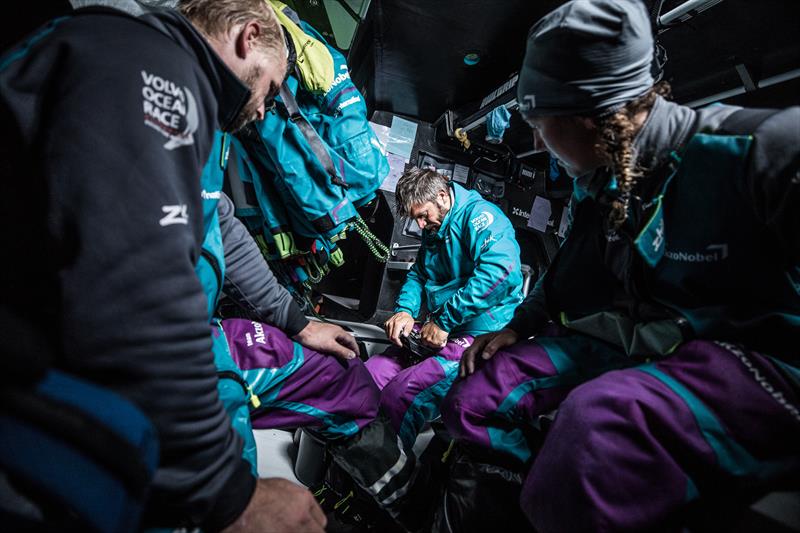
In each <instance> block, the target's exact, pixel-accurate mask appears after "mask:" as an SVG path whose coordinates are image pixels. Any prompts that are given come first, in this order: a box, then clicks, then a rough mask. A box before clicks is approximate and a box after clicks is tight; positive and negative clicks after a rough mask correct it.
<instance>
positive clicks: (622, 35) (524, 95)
mask: <svg viewBox="0 0 800 533" xmlns="http://www.w3.org/2000/svg"><path fill="white" fill-rule="evenodd" d="M652 60H653V36H652V30H651V25H650V20H649V19H648V15H647V11H646V10H645V6H644V4H643V2H642V1H641V0H574V1H572V2H568V3H566V4H564V5H563V6H561V7H560V8H559V9H556V10H555V11H552V12H551V13H549V14H548V15H546V16H545V17H544V18H542V19H541V20H540V21H539V22H538V23H537V24H536V25H534V26H533V27H532V28H531V30H530V32H529V34H528V44H527V50H526V52H525V59H524V61H523V64H522V70H521V72H520V75H519V83H518V85H517V100H518V102H519V104H520V112H521V113H522V114H523V116H526V117H528V116H556V115H586V116H596V115H600V114H603V113H609V112H612V111H613V110H615V109H617V108H619V107H620V106H622V105H624V104H625V103H626V102H629V101H630V100H633V99H634V98H636V97H638V96H641V95H642V94H643V93H644V92H646V91H647V90H648V89H649V88H650V87H651V86H652V85H653V77H652V75H651V73H650V66H651V63H652Z"/></svg>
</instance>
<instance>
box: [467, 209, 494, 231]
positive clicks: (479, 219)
mask: <svg viewBox="0 0 800 533" xmlns="http://www.w3.org/2000/svg"><path fill="white" fill-rule="evenodd" d="M492 222H494V215H493V214H491V213H490V212H489V211H481V214H480V215H478V216H476V217H475V218H473V219H472V220H470V221H469V223H470V224H472V229H474V230H475V231H480V230H482V229H484V228H488V227H489V226H491V225H492Z"/></svg>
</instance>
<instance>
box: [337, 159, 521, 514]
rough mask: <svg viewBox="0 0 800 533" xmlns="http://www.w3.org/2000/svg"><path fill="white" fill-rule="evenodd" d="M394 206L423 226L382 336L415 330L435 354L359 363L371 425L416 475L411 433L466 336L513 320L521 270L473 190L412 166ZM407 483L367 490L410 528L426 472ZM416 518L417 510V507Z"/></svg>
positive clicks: (515, 250) (497, 217)
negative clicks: (371, 397) (387, 433)
mask: <svg viewBox="0 0 800 533" xmlns="http://www.w3.org/2000/svg"><path fill="white" fill-rule="evenodd" d="M395 203H396V210H397V213H398V215H400V216H403V217H408V218H411V219H413V220H414V221H416V223H417V224H418V225H419V227H420V229H422V244H421V245H420V248H419V252H418V254H417V260H416V262H415V263H414V266H413V267H412V268H411V270H409V272H408V277H407V279H406V282H405V284H404V285H403V287H402V289H401V291H400V295H399V296H398V298H397V304H396V307H395V311H396V314H394V315H393V316H392V317H391V318H389V319H388V320H387V321H386V323H385V328H386V334H387V335H388V336H389V339H390V340H391V341H392V342H393V343H394V344H396V345H397V346H398V347H400V346H402V342H401V337H407V336H409V335H410V334H412V330H414V334H415V335H416V334H417V332H418V334H419V339H420V343H421V344H422V345H425V346H427V347H429V348H431V349H432V350H431V351H432V352H434V353H432V354H431V356H430V357H427V358H424V359H422V360H420V359H419V358H418V357H415V356H413V355H412V354H411V353H410V352H409V351H408V350H399V349H395V348H393V347H392V348H390V349H389V350H387V352H386V353H385V354H383V355H375V356H373V357H371V358H370V359H369V360H368V361H367V363H366V366H367V368H368V370H369V371H370V374H372V377H373V379H375V382H376V383H377V385H378V387H379V388H380V389H381V399H380V410H381V412H382V414H383V417H379V418H378V419H377V420H376V422H375V423H374V424H373V425H377V424H388V425H389V429H390V430H391V431H393V432H395V433H396V434H397V436H398V437H399V439H398V441H399V443H400V445H402V448H403V450H404V455H405V456H406V457H407V460H406V462H405V464H406V466H405V467H404V469H408V470H413V471H415V472H417V470H415V469H414V468H413V465H414V463H415V457H414V454H413V450H412V448H413V445H414V441H415V439H416V437H417V435H418V433H419V431H420V430H421V429H422V427H423V426H424V424H425V423H426V422H430V421H432V420H433V419H435V418H437V417H438V416H439V403H440V402H441V400H442V399H443V398H444V396H445V394H447V391H448V390H449V388H450V386H451V385H452V383H453V381H454V380H455V378H456V376H457V374H458V362H459V359H460V357H461V354H462V352H463V351H464V349H465V348H466V347H468V346H469V345H470V343H471V342H472V337H473V336H476V335H479V334H482V333H488V332H494V331H497V330H499V329H501V328H503V326H505V325H506V323H507V322H508V321H509V320H510V319H511V317H512V315H513V313H514V309H515V308H516V306H517V305H518V304H519V303H520V302H521V301H522V273H521V269H520V258H519V245H518V244H517V241H516V236H515V233H514V228H513V227H512V225H511V222H510V221H509V220H508V218H507V217H506V216H505V215H504V214H503V212H502V211H501V210H500V209H499V208H498V207H497V206H496V205H494V204H492V203H490V202H488V201H487V200H484V199H483V198H482V197H481V196H480V194H478V193H477V192H475V191H469V190H466V189H464V188H463V187H461V186H460V185H458V184H457V183H450V182H448V180H447V178H446V177H445V176H443V175H441V174H439V173H437V172H436V171H434V170H430V169H419V168H412V169H410V170H408V171H407V172H406V173H405V174H404V175H403V176H402V177H401V178H400V180H399V181H398V183H397V188H396V192H395ZM423 304H424V308H425V309H426V311H427V313H426V314H425V315H424V316H423V314H422V309H423ZM415 318H420V319H422V322H423V324H422V325H421V327H419V326H415ZM372 429H374V428H372ZM362 438H363V437H362ZM363 441H364V442H366V441H367V439H366V438H363ZM376 456H377V454H373V457H376ZM373 461H375V459H373ZM350 473H351V474H352V473H353V472H352V471H351V472H350ZM412 477H413V479H411V480H410V481H409V482H408V484H407V485H406V486H401V487H396V490H395V491H394V492H391V491H389V490H386V489H382V491H380V492H377V493H375V494H373V496H375V498H376V499H377V500H378V502H379V503H381V504H382V506H383V507H384V508H386V509H387V510H389V512H390V513H391V514H392V515H393V516H394V517H395V518H397V519H398V520H399V521H400V522H401V523H403V525H404V526H405V527H406V528H407V529H410V530H413V529H415V526H417V525H418V524H413V523H412V521H413V520H412V519H411V518H410V516H409V515H411V514H413V513H407V512H406V510H407V508H408V507H411V506H412V505H411V503H412V502H411V500H412V497H413V499H414V503H416V504H421V503H423V502H422V501H421V500H423V499H424V497H423V496H422V493H424V491H423V490H422V488H423V487H424V485H425V478H426V476H425V475H420V474H416V475H415V476H412ZM356 478H357V479H358V476H356ZM360 484H361V485H362V486H366V484H365V483H363V482H362V483H360ZM412 487H413V488H412ZM385 502H392V503H391V504H390V505H387V504H386V503H385ZM415 513H416V514H418V515H423V514H424V513H422V512H420V511H419V508H417V509H416V511H415ZM416 518H417V519H419V518H420V517H416ZM423 518H424V517H423Z"/></svg>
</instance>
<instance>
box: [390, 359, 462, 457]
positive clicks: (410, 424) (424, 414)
mask: <svg viewBox="0 0 800 533" xmlns="http://www.w3.org/2000/svg"><path fill="white" fill-rule="evenodd" d="M434 359H435V360H436V361H437V362H438V363H439V364H440V365H441V367H442V371H443V372H444V377H443V378H442V379H440V380H439V381H437V382H436V383H434V384H433V385H431V386H430V387H427V388H426V389H424V390H421V391H420V392H419V393H418V394H417V395H416V397H415V398H414V401H412V402H411V405H410V406H409V407H408V410H406V414H405V415H404V416H403V421H402V422H401V423H400V431H399V434H400V439H401V440H402V441H403V445H404V446H405V447H406V448H407V449H410V448H411V447H413V446H414V441H416V440H417V435H419V432H420V431H421V430H422V427H423V426H424V425H425V423H426V422H430V421H431V420H434V419H436V418H437V417H438V416H439V414H440V411H439V405H440V404H441V403H442V400H443V399H444V397H445V395H446V394H447V391H449V390H450V387H451V386H452V385H453V382H454V381H455V379H456V375H457V374H458V361H448V360H447V359H445V358H443V357H439V356H436V357H434Z"/></svg>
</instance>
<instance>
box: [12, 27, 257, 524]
mask: <svg viewBox="0 0 800 533" xmlns="http://www.w3.org/2000/svg"><path fill="white" fill-rule="evenodd" d="M203 80H204V78H203V77H202V73H201V72H200V70H199V68H198V67H197V65H196V64H194V63H192V61H191V59H190V57H189V56H188V55H187V53H186V52H185V51H184V50H182V49H180V48H178V47H177V46H176V45H175V43H174V42H173V41H172V40H170V39H169V38H167V37H166V36H164V35H163V34H161V33H159V32H157V31H155V30H153V29H152V28H149V27H148V26H146V25H144V24H143V23H141V22H138V21H135V20H133V19H127V18H124V17H121V16H102V15H97V16H95V15H92V16H76V17H75V18H73V19H70V20H68V21H66V22H62V23H61V24H60V25H59V26H58V27H57V28H56V29H55V30H53V32H52V33H51V34H50V35H49V36H48V37H47V38H46V39H43V40H41V41H39V42H38V43H37V44H36V46H34V47H32V48H31V49H30V50H27V51H26V52H25V54H20V55H19V56H17V59H16V60H15V61H12V62H11V63H7V64H6V65H5V70H4V71H3V72H0V91H2V99H3V101H2V103H3V111H4V113H5V112H7V113H8V114H9V116H8V117H3V118H4V122H5V124H4V126H3V128H4V129H6V128H7V127H12V128H13V129H14V130H15V131H14V135H15V136H16V137H17V138H21V139H22V141H21V142H22V144H23V145H24V146H25V150H24V151H21V152H20V153H16V154H10V155H9V157H14V158H18V159H17V163H16V164H15V165H12V167H15V168H27V174H26V175H22V176H15V177H14V180H33V181H41V182H42V183H44V186H43V188H44V189H46V191H47V196H46V197H44V198H25V199H24V200H25V201H31V202H33V201H35V202H40V203H43V204H44V205H46V208H45V211H46V214H45V217H46V223H45V224H43V225H42V227H43V230H44V231H45V232H46V234H45V235H40V238H41V239H42V240H43V241H46V242H48V243H50V244H51V250H53V251H54V253H53V254H52V255H51V256H50V259H49V261H50V262H49V264H48V265H47V266H46V267H41V266H39V270H51V271H53V272H54V277H55V279H57V288H58V290H57V293H56V294H52V295H48V300H44V301H41V302H40V304H41V306H42V307H44V308H55V309H56V312H55V313H54V316H56V317H57V322H56V323H54V324H53V327H52V328H51V332H52V333H51V334H52V335H53V336H54V339H55V343H56V344H58V345H59V351H60V354H59V357H58V359H57V361H56V364H57V365H58V366H60V367H61V368H63V369H65V370H67V371H69V372H72V373H75V374H78V375H81V376H83V377H85V378H88V379H90V380H92V381H94V382H95V383H98V384H100V385H102V386H106V387H108V388H110V389H113V390H115V391H117V392H118V393H120V394H122V395H123V396H125V397H127V398H128V399H130V400H131V401H132V402H133V403H135V404H136V405H138V406H139V407H140V408H141V409H142V410H143V411H144V412H145V413H146V414H147V415H148V416H149V417H150V419H151V420H152V421H153V423H154V424H155V427H156V429H157V432H158V435H159V441H160V464H159V468H158V471H157V473H156V476H155V480H154V483H153V486H152V489H151V491H150V500H149V505H148V519H149V520H150V522H151V523H153V522H154V523H157V524H161V525H180V524H186V525H191V524H199V525H202V526H203V527H204V529H209V530H212V529H218V528H221V527H223V526H225V525H227V523H229V522H230V521H232V520H233V519H235V518H236V516H238V514H240V513H241V511H242V510H243V509H244V507H245V506H246V505H247V503H248V501H249V499H250V495H251V494H252V491H253V490H254V487H255V480H254V478H253V477H252V475H251V474H250V472H249V467H248V465H247V463H246V462H245V461H244V459H243V458H242V457H241V450H242V443H241V439H240V438H239V437H238V435H237V434H236V433H235V432H234V431H233V429H232V428H231V425H230V422H229V419H228V418H227V415H226V414H225V411H224V409H223V407H222V404H221V403H220V401H219V398H218V395H217V376H216V371H215V367H214V362H213V356H212V353H211V337H210V329H209V324H208V317H207V316H206V310H205V308H206V304H205V296H204V294H203V291H202V289H201V286H200V283H199V280H198V279H197V276H196V275H195V271H194V267H195V264H196V261H197V258H198V255H199V249H200V243H201V241H202V232H203V224H202V210H201V205H200V187H199V185H200V184H199V176H200V171H201V168H202V164H203V162H204V161H205V159H206V157H207V156H208V151H209V150H210V144H211V136H212V133H213V130H214V128H215V127H216V118H215V117H216V107H215V100H214V97H213V94H212V93H211V89H210V88H209V87H208V86H207V83H204V82H203ZM148 102H149V103H150V104H151V105H158V106H159V111H158V113H159V114H156V112H155V111H153V108H152V107H151V108H150V113H149V114H148V113H147V109H148V108H147V107H145V106H146V105H147V103H148ZM169 108H172V111H171V115H166V114H164V113H166V112H167V111H166V110H168V109H169ZM178 115H180V116H178ZM148 117H149V118H148ZM153 117H160V119H159V123H158V124H155V123H154V122H153V121H152V120H153ZM187 117H190V118H191V120H189V121H188V122H187V120H186V118H187ZM195 118H196V122H194V119H195ZM6 119H8V120H6ZM171 125H172V126H174V125H177V126H178V127H177V128H172V129H170V128H171V127H172V126H171ZM175 133H181V134H185V133H188V134H189V135H188V136H187V135H184V136H183V137H182V142H180V143H177V145H176V143H174V142H172V143H171V142H170V141H171V140H174V138H173V137H174V135H172V137H171V136H170V135H171V134H175ZM3 178H4V182H6V183H10V187H11V190H10V191H8V192H10V193H12V195H13V192H14V190H15V189H14V187H15V186H14V185H13V183H11V182H12V181H14V180H12V179H11V178H10V177H9V176H3ZM18 222H19V221H15V222H14V223H18ZM8 238H12V239H13V236H10V237H8ZM20 260H21V261H22V262H23V263H24V261H25V260H26V258H25V257H24V256H23V257H21V258H20ZM18 270H19V272H20V277H21V279H18V280H16V282H17V283H23V284H24V283H36V280H35V279H26V278H25V274H24V270H25V269H24V268H19V269H18Z"/></svg>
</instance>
